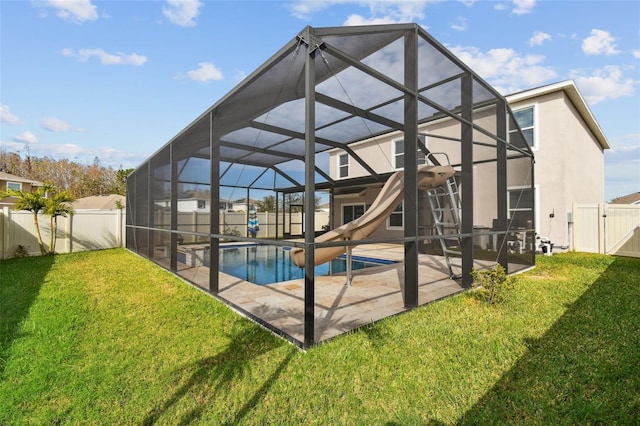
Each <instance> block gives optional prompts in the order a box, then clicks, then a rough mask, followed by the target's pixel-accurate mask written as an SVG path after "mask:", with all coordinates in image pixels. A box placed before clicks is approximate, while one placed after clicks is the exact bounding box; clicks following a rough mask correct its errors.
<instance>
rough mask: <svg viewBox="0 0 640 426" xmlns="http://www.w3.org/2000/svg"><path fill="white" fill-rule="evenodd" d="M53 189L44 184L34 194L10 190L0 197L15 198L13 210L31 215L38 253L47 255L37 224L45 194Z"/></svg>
mask: <svg viewBox="0 0 640 426" xmlns="http://www.w3.org/2000/svg"><path fill="white" fill-rule="evenodd" d="M52 189H53V188H52V187H51V186H50V185H47V184H45V185H44V186H42V187H40V188H38V190H37V191H36V192H23V191H18V190H15V189H10V190H8V191H6V192H5V193H3V194H1V195H0V199H2V198H6V197H16V198H17V199H18V200H17V201H16V203H15V205H14V206H13V209H14V210H24V211H29V212H31V213H32V214H33V224H34V226H35V227H36V237H37V238H38V246H39V247H40V253H42V254H43V255H45V254H47V251H46V250H45V248H44V242H43V241H42V234H40V224H39V223H38V214H39V213H40V212H41V211H42V210H43V209H44V208H45V205H46V202H47V199H46V196H47V192H49V191H51V190H52Z"/></svg>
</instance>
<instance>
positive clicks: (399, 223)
mask: <svg viewBox="0 0 640 426" xmlns="http://www.w3.org/2000/svg"><path fill="white" fill-rule="evenodd" d="M387 228H388V229H403V228H404V202H401V203H400V204H398V207H396V209H395V210H394V211H393V212H391V215H390V216H389V219H388V222H387Z"/></svg>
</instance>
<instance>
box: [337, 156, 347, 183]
mask: <svg viewBox="0 0 640 426" xmlns="http://www.w3.org/2000/svg"><path fill="white" fill-rule="evenodd" d="M338 177H341V178H346V177H349V155H348V154H340V155H339V156H338Z"/></svg>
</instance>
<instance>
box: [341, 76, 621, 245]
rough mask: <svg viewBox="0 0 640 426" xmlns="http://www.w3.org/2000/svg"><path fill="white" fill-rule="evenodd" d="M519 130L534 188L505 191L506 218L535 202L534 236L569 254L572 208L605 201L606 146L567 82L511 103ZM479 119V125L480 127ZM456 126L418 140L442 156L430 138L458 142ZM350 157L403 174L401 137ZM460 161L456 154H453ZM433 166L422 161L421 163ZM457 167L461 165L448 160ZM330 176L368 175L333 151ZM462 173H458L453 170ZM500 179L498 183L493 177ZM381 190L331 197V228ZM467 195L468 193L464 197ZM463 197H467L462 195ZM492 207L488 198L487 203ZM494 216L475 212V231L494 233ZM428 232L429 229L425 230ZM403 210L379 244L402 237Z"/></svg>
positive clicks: (477, 181)
mask: <svg viewBox="0 0 640 426" xmlns="http://www.w3.org/2000/svg"><path fill="white" fill-rule="evenodd" d="M506 99H507V101H508V102H509V106H510V107H511V109H512V110H513V111H514V115H515V117H516V119H517V120H518V123H519V125H520V128H521V129H522V131H523V134H524V136H525V138H526V139H527V141H528V142H529V144H530V146H531V147H532V151H533V153H534V155H535V171H534V173H535V179H534V180H535V186H534V188H533V193H532V190H531V189H528V188H527V189H524V190H523V189H522V188H515V187H514V188H508V190H509V194H508V203H509V218H510V219H514V218H517V211H518V209H517V207H518V206H516V203H519V207H521V208H523V209H526V208H530V207H531V203H533V202H534V201H535V212H534V214H535V229H536V232H537V233H538V234H539V235H541V236H543V237H547V238H549V239H550V240H551V241H552V242H553V243H554V245H555V247H557V248H565V249H566V248H569V245H570V223H572V217H571V214H572V208H573V203H601V202H603V201H604V150H605V149H608V148H609V143H608V142H607V139H606V137H605V135H604V133H603V132H602V130H601V128H600V126H599V125H598V123H597V122H596V119H595V117H594V116H593V114H592V113H591V111H590V109H589V107H588V106H587V103H586V102H585V100H584V98H583V97H582V95H581V94H580V92H579V90H578V88H577V87H576V85H575V83H574V82H573V81H570V80H569V81H562V82H558V83H554V84H550V85H546V86H542V87H538V88H534V89H530V90H526V91H523V92H519V93H514V94H512V95H508V96H506ZM481 119H482V118H480V120H481ZM452 122H453V120H451V119H447V118H445V119H441V120H436V121H432V122H430V123H428V124H427V125H424V126H421V127H420V129H419V133H421V134H422V135H423V136H422V139H421V140H422V142H423V143H424V145H425V147H426V148H427V150H429V151H431V152H434V153H435V152H438V151H448V152H449V156H450V157H451V155H452V154H451V150H450V149H449V150H446V149H443V148H442V147H443V146H444V143H443V141H442V140H441V139H437V138H430V137H429V133H430V132H433V134H438V135H443V134H448V133H450V134H451V135H455V134H456V132H457V133H458V134H459V130H458V128H457V127H456V126H457V123H456V125H454V123H452ZM350 147H351V148H352V149H353V151H354V152H355V153H356V154H357V155H358V156H359V157H360V158H362V159H363V160H365V161H366V162H367V163H369V164H373V165H374V166H373V168H374V169H376V170H379V169H386V170H387V171H388V172H392V171H395V170H401V169H402V168H403V161H404V142H403V140H402V133H399V132H394V133H391V134H387V135H382V136H378V137H376V138H374V139H368V140H365V141H362V142H359V143H354V144H352V145H350ZM453 155H456V154H453ZM428 161H429V159H427V158H426V157H425V155H424V153H422V152H419V153H418V162H419V163H421V164H425V163H427V162H428ZM450 161H451V164H453V165H455V164H459V162H460V158H459V157H458V158H450ZM329 162H330V163H329V164H330V176H331V177H332V178H334V179H336V180H340V179H345V178H353V177H359V176H365V175H366V174H367V171H366V170H365V169H364V168H363V167H362V166H361V164H358V163H357V162H356V161H352V159H351V156H350V155H348V154H347V153H346V152H345V151H343V150H339V149H337V150H332V151H331V152H330V156H329ZM456 168H457V167H456ZM493 179H495V177H493ZM474 186H475V188H474V192H475V194H476V195H475V197H474V200H478V201H476V202H481V200H483V197H484V194H483V176H480V175H477V176H475V178H474ZM379 187H380V186H377V187H360V188H355V189H352V190H350V191H347V192H345V193H342V194H340V193H338V194H336V195H335V196H334V210H333V211H334V216H333V223H334V226H338V225H340V224H343V223H346V222H349V221H351V220H353V219H354V218H357V217H359V216H360V215H362V214H363V213H364V211H365V210H366V208H367V206H368V205H370V204H371V203H372V202H373V200H374V199H375V197H376V195H377V193H378V191H379ZM462 192H463V193H464V189H463V190H462ZM463 196H464V195H463ZM486 199H487V202H489V200H491V201H493V200H492V199H491V198H490V195H489V194H488V196H487V197H486ZM485 211H486V212H489V215H490V214H491V212H492V209H476V213H475V215H476V218H475V219H474V221H475V223H476V225H477V224H483V225H484V226H486V227H488V228H489V227H491V226H492V220H493V219H494V218H492V217H489V216H487V217H479V215H481V214H483V212H485ZM426 225H428V223H427V224H426ZM403 229H404V228H403V207H402V204H401V205H399V206H398V209H397V210H396V211H395V212H394V213H392V214H391V216H390V217H389V219H388V220H387V224H386V227H385V229H381V230H379V231H377V233H376V234H375V236H376V237H389V236H393V235H397V236H401V235H402V233H403Z"/></svg>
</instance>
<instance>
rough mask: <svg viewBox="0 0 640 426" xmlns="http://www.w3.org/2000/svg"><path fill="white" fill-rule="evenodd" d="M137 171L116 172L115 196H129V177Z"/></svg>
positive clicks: (123, 170) (131, 169) (121, 170)
mask: <svg viewBox="0 0 640 426" xmlns="http://www.w3.org/2000/svg"><path fill="white" fill-rule="evenodd" d="M134 170H135V169H133V168H130V169H120V170H118V171H117V172H116V188H115V191H113V193H114V194H120V195H127V177H128V176H129V175H130V174H131V173H132V172H133V171H134Z"/></svg>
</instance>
